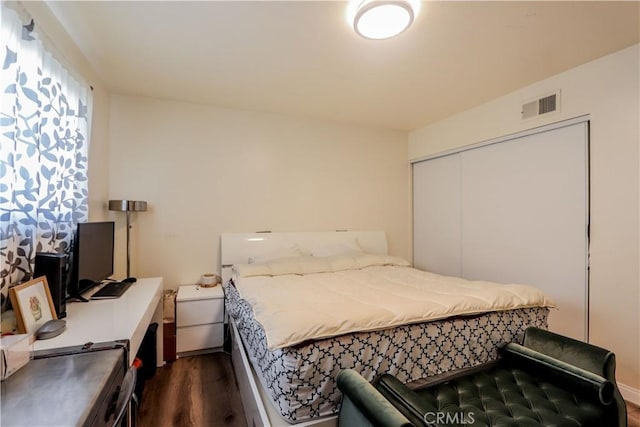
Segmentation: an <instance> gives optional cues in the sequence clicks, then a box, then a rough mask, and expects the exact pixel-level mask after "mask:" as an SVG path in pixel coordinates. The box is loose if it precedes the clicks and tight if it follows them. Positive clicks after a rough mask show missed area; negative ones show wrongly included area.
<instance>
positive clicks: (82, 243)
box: [71, 221, 115, 297]
mask: <svg viewBox="0 0 640 427" xmlns="http://www.w3.org/2000/svg"><path fill="white" fill-rule="evenodd" d="M114 229H115V223H114V222H113V221H106V222H82V223H78V227H77V229H76V234H75V239H74V242H73V260H72V274H71V296H73V297H79V296H80V294H82V293H83V292H85V291H87V290H89V289H91V288H92V287H94V286H95V285H97V284H100V282H102V281H103V280H105V279H107V278H108V277H110V276H111V275H112V274H113V246H114V243H113V239H114V238H113V235H114Z"/></svg>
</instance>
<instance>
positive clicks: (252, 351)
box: [224, 282, 549, 423]
mask: <svg viewBox="0 0 640 427" xmlns="http://www.w3.org/2000/svg"><path fill="white" fill-rule="evenodd" d="M224 286H225V304H226V309H227V313H229V315H230V316H231V317H232V318H233V319H234V320H235V323H236V326H237V328H238V332H239V333H240V336H241V337H242V339H243V341H244V347H245V349H246V351H247V355H248V357H249V359H250V360H251V363H252V364H253V366H254V367H255V370H256V372H257V374H258V377H259V378H260V381H261V382H262V385H263V387H264V388H265V390H266V391H267V393H268V394H269V396H270V398H271V400H272V402H273V404H274V407H275V408H276V410H277V411H278V412H279V413H280V415H281V416H282V417H283V418H284V419H285V420H287V421H288V422H291V423H298V422H302V421H305V420H309V419H315V418H318V417H323V416H327V415H333V414H337V413H338V410H339V407H340V406H339V405H340V400H341V398H342V394H341V393H340V391H339V390H338V388H337V386H336V382H335V378H336V376H337V374H338V372H339V371H340V370H341V369H345V368H351V369H355V370H356V371H358V372H359V373H360V374H361V375H362V376H363V377H364V378H366V379H367V380H368V381H371V380H373V379H374V378H375V377H376V376H377V375H380V374H382V373H389V374H391V375H394V376H395V377H397V378H398V379H399V380H400V381H403V382H410V381H415V380H418V379H421V378H426V377H429V376H433V375H438V374H442V373H445V372H448V371H451V370H453V369H459V368H466V367H472V366H476V365H479V364H482V363H486V362H489V361H492V360H495V359H496V358H497V356H498V353H497V349H498V347H499V346H500V345H503V344H505V343H508V342H513V341H520V340H521V337H522V335H523V334H524V330H525V329H526V328H527V327H529V326H537V327H541V328H547V317H548V314H549V309H547V308H524V309H515V310H508V311H501V312H490V313H486V314H481V315H476V316H468V317H456V318H451V319H445V320H438V321H433V322H427V323H418V324H412V325H404V326H399V327H395V328H391V329H385V330H380V331H373V332H359V333H350V334H345V335H341V336H337V337H333V338H328V339H321V340H317V341H310V342H306V343H301V344H299V345H296V346H293V347H286V348H283V349H277V350H274V351H270V350H268V349H267V341H266V337H265V333H264V330H263V329H262V327H261V325H260V324H259V323H258V322H257V321H256V320H255V318H254V316H253V310H252V308H251V306H250V304H249V303H248V302H247V301H245V300H243V299H242V298H240V295H239V294H238V291H237V290H236V288H235V286H233V284H232V283H231V282H229V283H226V284H225V285H224Z"/></svg>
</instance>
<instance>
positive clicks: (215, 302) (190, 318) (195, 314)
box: [176, 298, 224, 327]
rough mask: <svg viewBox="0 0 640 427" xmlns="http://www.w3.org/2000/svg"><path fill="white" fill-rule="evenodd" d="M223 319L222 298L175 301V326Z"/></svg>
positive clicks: (200, 323)
mask: <svg viewBox="0 0 640 427" xmlns="http://www.w3.org/2000/svg"><path fill="white" fill-rule="evenodd" d="M223 320H224V300H223V299H222V298H212V299H202V300H192V301H178V302H177V303H176V326H177V327H181V326H193V325H204V324H206V323H217V322H222V321H223Z"/></svg>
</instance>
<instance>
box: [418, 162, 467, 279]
mask: <svg viewBox="0 0 640 427" xmlns="http://www.w3.org/2000/svg"><path fill="white" fill-rule="evenodd" d="M413 182H414V193H413V235H414V238H413V265H414V266H415V267H416V268H419V269H421V270H427V271H432V272H434V273H438V274H444V275H447V276H460V275H461V274H462V263H461V259H460V156H459V155H458V154H454V155H451V156H445V157H439V158H437V159H433V160H430V161H428V162H421V163H416V164H414V165H413Z"/></svg>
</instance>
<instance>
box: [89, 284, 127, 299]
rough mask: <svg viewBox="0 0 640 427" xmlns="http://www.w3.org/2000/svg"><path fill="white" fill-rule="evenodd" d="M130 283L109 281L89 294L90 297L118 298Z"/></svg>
mask: <svg viewBox="0 0 640 427" xmlns="http://www.w3.org/2000/svg"><path fill="white" fill-rule="evenodd" d="M131 285H132V283H131V282H109V283H107V284H106V285H105V286H103V287H102V289H100V290H99V291H98V292H96V293H95V294H93V295H91V299H111V298H120V296H121V295H122V294H124V293H125V292H126V291H127V289H129V287H130V286H131Z"/></svg>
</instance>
